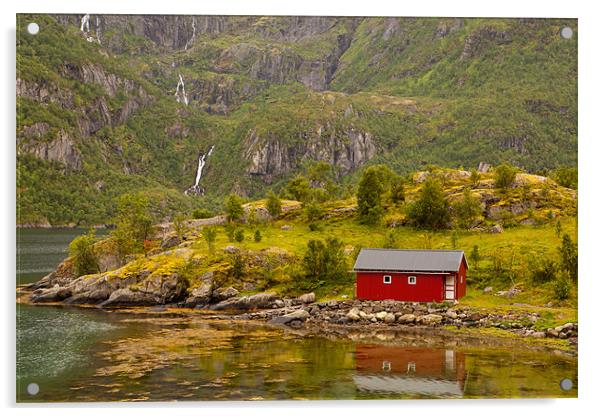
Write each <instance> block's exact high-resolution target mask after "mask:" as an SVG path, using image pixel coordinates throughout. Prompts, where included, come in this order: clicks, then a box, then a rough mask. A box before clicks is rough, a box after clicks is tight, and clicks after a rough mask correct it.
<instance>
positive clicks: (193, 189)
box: [184, 146, 215, 195]
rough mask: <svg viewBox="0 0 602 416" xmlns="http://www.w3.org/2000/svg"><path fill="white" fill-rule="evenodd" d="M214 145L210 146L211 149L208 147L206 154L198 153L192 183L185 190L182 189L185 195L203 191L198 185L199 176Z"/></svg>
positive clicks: (202, 192) (199, 193) (198, 193)
mask: <svg viewBox="0 0 602 416" xmlns="http://www.w3.org/2000/svg"><path fill="white" fill-rule="evenodd" d="M214 147H215V146H211V149H209V151H208V152H207V154H202V153H201V154H200V155H199V165H198V168H197V171H196V178H195V181H194V185H193V186H191V187H190V188H188V189H187V190H186V191H184V194H186V195H190V194H193V195H203V194H204V193H205V190H204V189H203V188H201V187H200V186H199V183H200V181H201V177H202V176H203V168H204V167H205V164H206V163H207V159H208V158H209V156H211V153H213V148H214Z"/></svg>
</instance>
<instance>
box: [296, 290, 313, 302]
mask: <svg viewBox="0 0 602 416" xmlns="http://www.w3.org/2000/svg"><path fill="white" fill-rule="evenodd" d="M297 299H298V300H299V302H301V303H314V302H315V301H316V295H315V293H313V292H311V293H306V294H304V295H301V296H299V297H298V298H297Z"/></svg>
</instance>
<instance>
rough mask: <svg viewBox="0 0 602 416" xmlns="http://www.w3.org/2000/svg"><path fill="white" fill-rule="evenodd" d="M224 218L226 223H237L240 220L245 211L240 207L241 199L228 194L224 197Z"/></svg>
mask: <svg viewBox="0 0 602 416" xmlns="http://www.w3.org/2000/svg"><path fill="white" fill-rule="evenodd" d="M225 205H226V218H227V220H228V221H230V222H232V221H237V220H239V219H241V218H242V216H243V215H244V213H245V211H244V209H243V207H242V199H241V198H240V197H239V196H238V195H236V194H230V195H228V196H227V197H226V200H225Z"/></svg>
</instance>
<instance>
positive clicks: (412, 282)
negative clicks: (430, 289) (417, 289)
mask: <svg viewBox="0 0 602 416" xmlns="http://www.w3.org/2000/svg"><path fill="white" fill-rule="evenodd" d="M408 284H409V285H415V284H416V276H408Z"/></svg>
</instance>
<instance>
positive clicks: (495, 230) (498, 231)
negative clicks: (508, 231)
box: [489, 224, 504, 234]
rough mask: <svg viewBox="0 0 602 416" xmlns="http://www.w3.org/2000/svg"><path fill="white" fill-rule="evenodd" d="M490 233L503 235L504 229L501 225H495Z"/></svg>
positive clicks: (490, 229)
mask: <svg viewBox="0 0 602 416" xmlns="http://www.w3.org/2000/svg"><path fill="white" fill-rule="evenodd" d="M489 232H490V233H492V234H501V233H502V232H504V228H503V227H502V226H501V224H495V225H494V226H492V227H491V228H489Z"/></svg>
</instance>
